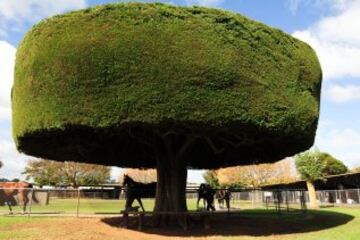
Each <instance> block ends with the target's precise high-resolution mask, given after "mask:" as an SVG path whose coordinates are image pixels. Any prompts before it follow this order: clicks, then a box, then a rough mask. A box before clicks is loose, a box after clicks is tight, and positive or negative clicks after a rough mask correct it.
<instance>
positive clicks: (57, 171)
mask: <svg viewBox="0 0 360 240" xmlns="http://www.w3.org/2000/svg"><path fill="white" fill-rule="evenodd" d="M110 170H111V169H110V167H105V166H101V165H94V164H85V163H76V162H68V161H65V162H55V161H50V160H44V159H39V160H30V161H29V162H28V164H27V166H26V167H25V171H24V172H23V174H25V175H26V179H27V180H29V179H30V178H32V179H33V180H34V182H35V183H36V184H39V185H59V184H64V185H71V186H73V187H77V186H79V185H97V184H101V183H106V182H108V181H109V179H110Z"/></svg>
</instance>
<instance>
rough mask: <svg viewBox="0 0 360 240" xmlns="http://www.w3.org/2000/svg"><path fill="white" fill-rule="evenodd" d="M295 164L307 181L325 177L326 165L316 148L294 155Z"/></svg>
mask: <svg viewBox="0 0 360 240" xmlns="http://www.w3.org/2000/svg"><path fill="white" fill-rule="evenodd" d="M295 164H296V168H297V170H298V171H299V173H300V176H301V178H302V179H304V180H306V181H309V182H314V181H316V180H324V179H325V178H324V177H325V175H326V174H325V169H326V165H325V162H324V161H322V160H321V153H320V151H319V150H318V149H314V150H308V151H306V152H303V153H299V154H298V155H296V156H295Z"/></svg>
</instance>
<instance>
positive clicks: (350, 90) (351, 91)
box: [324, 85, 360, 103]
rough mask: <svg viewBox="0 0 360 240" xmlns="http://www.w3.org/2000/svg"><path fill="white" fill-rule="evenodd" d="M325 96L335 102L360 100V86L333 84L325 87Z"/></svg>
mask: <svg viewBox="0 0 360 240" xmlns="http://www.w3.org/2000/svg"><path fill="white" fill-rule="evenodd" d="M324 96H325V98H326V99H329V100H330V101H332V102H335V103H345V102H350V101H359V100H360V86H355V85H346V86H340V85H331V86H330V87H328V88H326V89H324Z"/></svg>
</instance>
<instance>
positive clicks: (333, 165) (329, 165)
mask: <svg viewBox="0 0 360 240" xmlns="http://www.w3.org/2000/svg"><path fill="white" fill-rule="evenodd" d="M320 159H321V160H322V161H323V162H324V164H325V169H324V172H325V174H326V175H337V174H343V173H347V172H348V171H349V169H348V168H347V166H346V165H345V164H344V163H343V162H342V161H340V160H338V159H336V158H334V157H333V156H331V155H330V154H329V153H324V152H322V153H320Z"/></svg>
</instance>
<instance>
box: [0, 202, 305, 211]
mask: <svg viewBox="0 0 360 240" xmlns="http://www.w3.org/2000/svg"><path fill="white" fill-rule="evenodd" d="M142 202H143V205H144V208H145V210H146V211H152V209H153V208H154V199H143V200H142ZM133 206H139V204H138V202H137V201H136V200H135V201H134V204H133ZM187 206H188V209H189V210H196V199H187ZM231 206H233V207H236V208H238V207H239V208H241V209H248V208H254V207H259V206H254V205H253V204H252V202H251V201H244V200H235V201H232V205H231ZM200 207H202V201H201V202H200ZM295 207H299V206H295ZM124 208H125V200H104V199H96V198H94V199H90V198H81V199H80V202H79V213H80V214H110V213H113V214H116V213H119V212H120V211H121V210H123V209H124ZM13 209H14V211H15V212H21V211H22V208H21V207H19V206H14V207H13ZM8 212H9V209H8V207H7V206H0V214H1V213H8ZM31 212H33V213H69V214H75V213H76V212H77V199H76V198H67V199H58V198H51V199H50V201H49V204H48V205H44V206H42V205H32V207H31Z"/></svg>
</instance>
